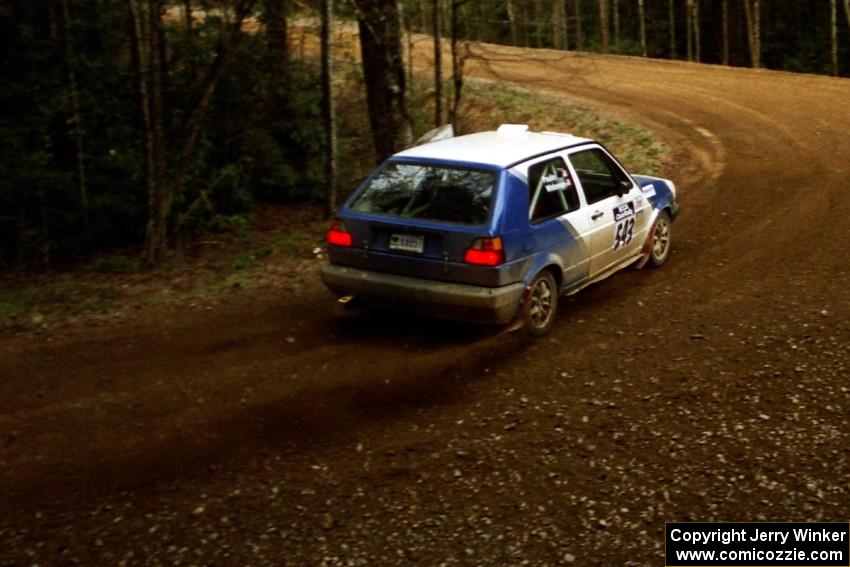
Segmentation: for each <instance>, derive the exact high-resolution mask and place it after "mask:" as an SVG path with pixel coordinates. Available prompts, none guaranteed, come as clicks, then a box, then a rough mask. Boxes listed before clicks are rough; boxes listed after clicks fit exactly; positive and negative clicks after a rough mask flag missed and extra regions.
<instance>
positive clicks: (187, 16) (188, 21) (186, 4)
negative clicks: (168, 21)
mask: <svg viewBox="0 0 850 567" xmlns="http://www.w3.org/2000/svg"><path fill="white" fill-rule="evenodd" d="M63 1H64V0H63ZM193 17H194V16H192V0H183V25H184V26H185V28H186V37H191V35H192V25H193V22H192V18H193Z"/></svg>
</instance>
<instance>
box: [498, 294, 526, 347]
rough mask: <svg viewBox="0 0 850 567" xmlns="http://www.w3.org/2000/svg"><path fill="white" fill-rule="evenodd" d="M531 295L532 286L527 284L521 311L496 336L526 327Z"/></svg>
mask: <svg viewBox="0 0 850 567" xmlns="http://www.w3.org/2000/svg"><path fill="white" fill-rule="evenodd" d="M529 295H531V286H526V288H525V292H523V294H522V302H521V303H520V307H519V312H518V313H517V316H516V317H515V318H514V320H513V321H511V322H510V323H508V324H507V325H506V326H505V328H504V329H502V331H501V332H500V333H498V334H497V335H496V336H497V337H501V336H503V335H507V334H508V333H513V332H515V331H519V330H520V329H524V328H525V322H526V321H527V320H528V308H529V305H530V304H529V302H528V297H529Z"/></svg>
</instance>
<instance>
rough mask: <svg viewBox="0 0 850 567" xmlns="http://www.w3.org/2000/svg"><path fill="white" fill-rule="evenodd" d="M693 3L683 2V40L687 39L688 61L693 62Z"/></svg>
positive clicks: (691, 1) (690, 1)
mask: <svg viewBox="0 0 850 567" xmlns="http://www.w3.org/2000/svg"><path fill="white" fill-rule="evenodd" d="M693 1H694V0H686V2H685V38H686V39H687V43H688V47H687V50H686V51H687V54H688V61H693V60H694V11H693Z"/></svg>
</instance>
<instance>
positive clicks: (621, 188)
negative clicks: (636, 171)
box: [617, 179, 632, 197]
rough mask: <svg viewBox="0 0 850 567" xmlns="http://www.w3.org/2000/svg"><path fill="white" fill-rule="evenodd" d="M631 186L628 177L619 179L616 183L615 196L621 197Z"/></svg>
mask: <svg viewBox="0 0 850 567" xmlns="http://www.w3.org/2000/svg"><path fill="white" fill-rule="evenodd" d="M631 188H632V182H631V181H629V180H628V179H621V180H620V182H619V183H618V184H617V196H618V197H622V196H623V195H625V194H626V193H628V192H629V191H630V190H631Z"/></svg>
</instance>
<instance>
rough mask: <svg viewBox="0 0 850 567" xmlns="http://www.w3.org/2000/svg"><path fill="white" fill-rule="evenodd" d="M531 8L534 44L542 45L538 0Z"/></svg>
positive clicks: (541, 9) (541, 14) (541, 12)
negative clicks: (532, 12)
mask: <svg viewBox="0 0 850 567" xmlns="http://www.w3.org/2000/svg"><path fill="white" fill-rule="evenodd" d="M453 1H454V0H453ZM532 9H533V11H534V14H533V17H534V45H535V47H543V8H542V5H541V3H540V0H534V2H533V3H532Z"/></svg>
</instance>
